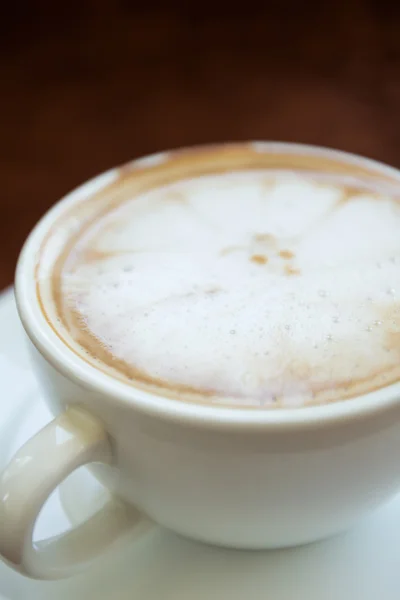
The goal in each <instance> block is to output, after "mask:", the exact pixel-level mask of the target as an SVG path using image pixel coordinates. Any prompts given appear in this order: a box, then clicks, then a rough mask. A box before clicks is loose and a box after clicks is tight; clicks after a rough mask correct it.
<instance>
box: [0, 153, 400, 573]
mask: <svg viewBox="0 0 400 600" xmlns="http://www.w3.org/2000/svg"><path fill="white" fill-rule="evenodd" d="M257 148H258V151H260V152H263V151H265V150H267V151H268V150H270V149H271V148H274V149H275V150H276V151H287V150H289V151H295V152H303V153H309V154H313V153H314V154H315V153H317V154H321V153H323V154H325V155H326V156H327V157H336V158H339V159H341V160H343V159H345V160H346V161H349V162H352V163H354V164H358V165H360V164H361V165H364V166H368V167H371V168H373V169H374V170H375V171H376V172H382V173H383V174H386V175H390V177H391V178H392V179H395V180H399V182H400V173H399V172H397V171H395V170H394V169H391V168H390V167H386V166H384V165H380V164H378V163H376V162H372V161H368V160H367V159H363V158H359V157H355V156H351V155H346V154H343V153H338V152H335V151H331V150H324V149H321V148H312V147H306V146H295V145H285V144H272V145H269V144H258V145H257ZM164 159H165V157H164V158H163V157H161V158H160V157H158V158H157V157H155V158H154V157H153V158H151V159H148V160H147V162H146V161H142V162H141V165H142V166H143V165H146V164H148V165H151V164H152V163H154V162H155V161H157V160H164ZM112 177H113V172H109V173H107V174H106V175H103V176H100V177H99V178H97V179H95V180H93V181H91V182H89V183H88V184H86V185H85V186H83V187H82V188H79V189H78V190H77V191H75V192H73V193H72V194H70V195H69V196H67V197H66V198H64V199H63V200H62V201H61V202H59V203H58V204H57V205H56V206H55V207H54V208H53V209H52V210H50V211H49V212H48V213H47V215H45V217H44V218H43V219H42V220H41V221H40V222H39V223H38V225H37V226H36V228H35V229H34V231H33V232H32V234H31V235H30V237H29V239H28V240H27V242H26V244H25V246H24V249H23V251H22V253H21V256H20V259H19V263H18V269H17V275H16V297H17V304H18V310H19V314H20V317H21V320H22V323H23V325H24V328H25V330H26V332H27V334H28V337H29V339H30V345H31V348H32V357H33V367H34V369H35V371H36V373H37V375H38V377H39V379H40V381H41V382H42V384H43V388H44V391H45V393H46V398H47V401H48V404H49V406H50V408H51V409H52V411H53V413H54V414H55V415H56V417H55V419H54V421H53V422H52V423H50V424H49V425H48V426H47V427H45V428H44V429H43V430H42V431H40V432H39V433H38V434H36V436H35V437H34V438H33V439H31V440H30V441H28V442H27V443H26V444H25V445H24V446H23V447H22V448H21V449H20V450H19V451H18V453H17V454H16V456H15V457H14V458H13V459H12V461H11V462H10V464H9V465H8V467H7V469H6V470H5V471H4V473H3V474H2V477H1V479H0V553H1V554H2V556H3V557H4V559H5V560H6V561H7V562H8V563H9V564H10V565H12V566H13V567H14V568H16V569H18V570H20V571H21V572H23V573H25V574H27V575H30V576H32V577H39V578H56V577H61V576H64V575H67V574H69V573H70V572H72V571H73V570H74V568H76V566H77V565H78V563H80V564H86V563H87V562H88V561H89V560H90V559H91V557H92V555H93V554H95V553H96V543H95V542H93V540H92V542H91V537H90V535H89V534H88V528H87V527H86V526H85V525H82V526H81V527H80V528H78V529H77V530H74V531H73V532H72V533H71V532H70V533H68V534H65V536H61V537H58V538H57V539H52V540H48V541H46V542H45V543H42V544H41V545H40V547H37V546H35V545H34V544H33V543H32V531H33V527H34V524H35V521H36V518H37V516H38V514H39V512H40V510H41V508H42V506H43V504H44V503H45V501H46V499H47V498H48V496H49V495H50V494H51V492H52V491H53V490H54V489H55V488H56V487H57V486H58V485H59V484H60V483H61V482H62V481H63V480H64V479H65V477H67V476H68V474H69V473H71V472H72V471H73V470H74V469H76V468H77V467H78V466H80V465H86V464H91V463H96V464H93V466H92V469H93V472H94V473H95V475H96V476H97V477H98V479H99V480H100V481H101V482H103V483H104V484H105V485H106V486H107V487H108V488H109V489H110V490H112V491H113V492H115V494H116V495H117V496H118V498H120V499H121V504H120V505H119V506H120V511H121V514H126V515H127V520H126V523H127V525H126V526H129V506H135V507H138V508H139V509H140V510H143V511H144V512H145V513H146V514H147V515H149V516H150V517H151V518H152V519H154V520H155V521H156V522H157V523H159V524H161V525H163V526H165V527H167V528H170V529H171V530H173V531H175V532H177V533H179V534H182V535H184V536H189V537H191V538H193V539H196V540H202V541H205V542H209V543H211V544H217V545H223V546H227V547H233V548H249V549H262V548H279V547H284V546H292V545H297V544H305V543H308V542H311V541H314V540H318V539H321V538H324V537H327V536H330V535H332V534H335V533H337V532H339V531H341V530H344V529H346V528H347V527H349V525H351V524H352V523H353V522H354V521H356V520H357V519H359V518H360V517H362V516H363V515H365V514H367V513H368V512H369V511H370V510H371V509H373V508H375V507H376V506H378V505H379V504H381V503H382V502H384V501H385V500H387V499H388V498H390V497H391V496H392V495H393V494H395V493H396V492H397V491H398V490H399V488H400V460H399V457H400V385H399V384H395V385H391V386H388V387H386V388H385V389H382V390H379V391H375V392H373V393H370V394H367V395H364V396H361V397H358V398H354V399H351V400H348V401H344V402H336V403H333V404H329V405H325V406H315V407H308V408H301V409H281V410H280V409H278V410H262V409H260V410H257V409H244V408H229V407H218V406H207V405H196V404H192V403H184V402H181V401H176V400H173V399H169V398H166V397H162V396H161V395H155V394H150V393H149V392H145V391H143V390H141V389H136V388H135V387H132V386H130V385H127V384H124V383H123V382H121V381H118V380H117V379H114V378H112V377H111V376H108V375H106V374H104V373H102V372H101V371H99V370H96V368H95V367H93V366H91V365H89V364H87V363H86V362H85V361H83V360H82V359H81V358H79V357H78V356H77V355H76V354H75V353H73V352H72V351H71V350H69V348H68V347H67V346H66V345H65V344H64V343H63V342H62V341H61V340H60V338H59V337H58V336H57V335H56V334H55V332H54V331H53V330H52V328H51V327H50V326H49V324H48V323H47V321H46V319H45V318H44V315H43V312H42V310H41V307H40V304H39V302H38V297H37V293H36V283H35V267H36V261H37V257H38V253H39V249H40V247H41V244H42V242H43V240H44V239H45V237H46V235H47V233H48V231H49V229H50V228H51V227H52V226H53V225H54V223H55V221H56V220H57V219H59V218H60V216H62V215H63V213H64V211H65V210H67V209H69V208H70V207H71V206H72V205H73V204H74V203H79V202H81V201H82V200H84V198H86V197H87V196H88V195H90V194H91V192H92V191H93V189H94V188H96V189H99V188H100V187H101V186H103V185H105V184H106V183H107V182H108V181H110V178H112ZM102 514H104V512H103V513H102ZM119 516H121V515H119ZM104 519H106V517H104ZM110 519H111V520H110V521H108V522H106V521H105V520H104V527H106V528H107V529H106V531H107V539H108V540H109V541H110V542H111V541H112V540H115V539H116V538H117V537H118V536H119V535H120V534H121V531H122V530H123V529H124V527H123V526H121V523H123V520H122V521H121V519H120V518H119V517H118V518H116V517H115V511H114V512H113V511H110ZM112 519H114V521H113V520H112ZM89 529H90V528H89ZM71 537H72V541H73V544H72V546H71V545H70V541H71ZM93 539H95V538H93ZM71 548H74V550H73V551H72V550H71Z"/></svg>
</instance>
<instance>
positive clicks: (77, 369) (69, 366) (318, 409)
mask: <svg viewBox="0 0 400 600" xmlns="http://www.w3.org/2000/svg"><path fill="white" fill-rule="evenodd" d="M233 145H234V146H244V147H245V146H249V145H251V147H252V148H253V149H256V150H257V151H259V152H265V151H274V150H276V151H292V152H303V153H309V154H315V153H318V155H321V154H322V155H325V156H327V157H331V158H336V159H342V160H344V161H346V162H348V163H352V164H360V163H361V164H362V165H364V166H367V167H368V166H370V167H371V168H375V169H378V170H379V171H381V172H382V173H386V174H388V175H391V176H392V177H394V178H395V179H398V180H399V183H400V171H399V170H397V169H395V168H394V167H390V166H389V165H386V164H384V163H381V162H379V161H376V160H373V159H370V158H366V157H362V156H358V155H356V154H353V153H348V152H344V151H341V150H335V149H331V148H327V147H321V146H317V145H308V144H298V143H291V142H274V141H271V142H264V141H248V142H229V143H225V144H209V145H200V146H194V147H190V149H191V150H193V149H194V150H196V149H199V150H201V149H203V150H205V149H207V148H210V149H211V148H214V149H215V148H217V147H226V146H233ZM186 149H187V148H183V149H179V152H182V151H185V150H186ZM170 153H174V150H172V151H168V152H161V153H156V154H151V155H148V156H145V157H142V158H138V159H135V160H133V161H130V162H128V163H126V164H125V165H124V167H126V166H127V165H128V166H129V167H130V168H131V167H137V166H138V167H141V168H142V167H146V166H151V165H152V164H156V163H157V162H160V161H163V160H165V159H166V158H167V157H168V155H169V154H170ZM119 169H120V167H116V168H112V169H110V170H108V171H105V172H103V173H102V174H100V175H97V176H95V177H94V178H91V179H89V180H88V181H87V182H85V183H83V184H82V185H80V186H78V187H77V188H75V189H74V190H72V191H71V192H69V193H68V194H66V195H65V196H64V197H62V198H61V199H60V200H59V201H58V202H56V204H55V205H54V206H53V207H52V208H50V209H49V210H48V211H47V212H46V213H45V215H44V216H43V217H42V218H41V219H40V220H39V221H38V223H37V224H36V225H35V226H34V228H33V230H32V231H31V233H30V235H29V236H28V238H27V240H26V241H25V244H24V246H23V248H22V250H21V253H20V256H19V259H18V263H17V269H16V277H15V292H16V294H15V295H16V302H17V308H18V312H19V316H20V319H21V321H22V324H23V326H24V328H25V331H26V333H27V335H28V337H29V338H30V339H31V341H32V342H33V344H34V346H36V348H37V349H38V350H39V352H40V353H41V354H42V355H43V356H44V357H45V358H46V359H47V361H48V362H49V363H50V364H51V365H52V366H53V367H54V368H55V369H56V370H57V371H59V372H60V373H61V374H62V375H64V376H65V377H67V378H68V379H70V380H73V381H75V382H77V383H78V384H79V385H81V386H82V387H84V388H86V389H88V390H90V391H92V392H97V393H100V394H102V395H107V396H110V397H112V401H113V402H119V403H122V404H125V405H128V406H132V408H134V409H135V410H138V411H140V412H141V413H143V414H146V415H148V416H152V417H158V418H161V419H163V420H169V421H174V422H177V423H181V424H185V425H191V426H201V427H204V426H206V427H208V428H213V429H215V428H217V429H235V430H240V431H248V430H268V429H271V428H272V429H274V430H276V429H285V430H286V429H290V430H292V429H298V428H304V427H308V428H309V427H318V428H320V427H322V426H327V425H332V424H333V423H339V422H344V421H349V420H359V419H360V418H362V417H368V416H369V417H371V416H374V415H375V414H377V413H381V412H382V411H385V410H389V409H393V408H394V407H396V406H400V381H398V382H395V383H393V384H390V385H388V386H386V387H383V388H380V389H378V390H375V391H372V392H369V393H366V394H361V395H360V396H357V397H354V398H349V399H347V400H339V401H335V402H332V403H327V404H322V405H309V406H305V407H298V408H267V409H266V408H254V407H244V406H237V407H233V406H229V405H220V404H218V405H215V404H213V405H212V404H200V403H195V402H190V401H187V402H186V401H183V400H180V399H173V398H168V397H165V396H163V395H162V390H160V392H159V393H158V392H153V391H148V390H144V389H142V388H139V387H135V385H134V384H128V383H124V382H123V381H120V380H118V379H116V378H114V377H113V376H112V375H109V374H107V373H104V372H102V371H100V370H99V369H97V368H96V367H95V366H94V365H90V364H88V363H86V362H85V361H84V360H83V359H82V358H81V357H79V356H78V355H77V354H75V353H74V352H73V351H72V350H71V349H69V348H68V346H67V345H66V344H65V343H64V342H63V341H62V339H61V338H60V337H59V336H57V334H56V333H55V332H54V331H53V330H52V328H51V326H50V325H49V323H48V322H47V320H46V319H45V316H44V314H43V312H42V310H41V308H40V305H39V301H38V298H37V294H36V282H35V277H34V271H35V266H36V263H37V256H38V252H39V249H40V247H41V244H42V242H43V240H44V239H45V236H46V234H47V233H48V231H49V230H50V228H51V226H52V224H53V223H54V222H55V221H56V220H57V219H58V218H59V217H60V215H62V214H63V212H64V211H65V210H67V209H68V208H69V207H70V206H71V205H72V204H74V203H79V202H81V201H83V200H84V199H85V198H87V197H88V196H90V195H91V194H92V193H93V192H94V191H95V190H96V191H97V190H99V189H101V188H102V187H104V186H105V185H107V184H108V183H110V182H111V181H112V180H113V179H115V178H116V177H117V175H118V172H119Z"/></svg>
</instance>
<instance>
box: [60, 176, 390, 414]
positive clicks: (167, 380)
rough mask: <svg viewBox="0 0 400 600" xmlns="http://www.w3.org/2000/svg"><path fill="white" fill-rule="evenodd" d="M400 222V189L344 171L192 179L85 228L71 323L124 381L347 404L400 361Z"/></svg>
mask: <svg viewBox="0 0 400 600" xmlns="http://www.w3.org/2000/svg"><path fill="white" fill-rule="evenodd" d="M399 232H400V204H399V203H398V201H397V200H396V199H395V198H391V197H390V196H385V195H384V194H377V191H376V189H368V188H367V187H366V186H365V185H361V184H360V185H358V186H354V185H353V188H352V192H351V193H349V192H348V189H347V188H345V186H344V185H343V184H342V182H341V181H340V180H339V179H336V180H335V179H334V178H332V176H331V177H327V178H326V179H324V178H323V177H322V178H321V175H320V174H319V176H312V175H311V174H307V173H298V174H296V173H289V172H283V171H281V172H269V171H268V170H257V171H237V172H231V173H225V174H220V175H206V176H201V177H198V178H196V179H186V180H185V179H184V180H181V181H179V182H177V183H173V184H169V185H165V186H163V187H159V188H157V189H153V190H152V191H150V192H146V193H143V194H141V195H139V196H137V197H135V198H132V200H130V201H127V202H125V203H124V204H123V205H122V206H119V207H116V208H115V209H112V210H111V211H110V212H109V213H107V214H106V215H105V216H103V217H102V218H100V219H99V220H98V221H96V222H95V223H94V224H93V226H92V227H90V228H89V230H88V231H86V232H85V234H84V235H82V237H81V238H80V239H79V241H78V243H77V244H76V246H75V248H74V250H73V252H72V253H71V254H70V255H69V257H68V260H67V261H66V263H65V265H64V268H63V271H62V297H63V300H64V306H63V312H64V318H65V320H66V322H67V324H68V327H69V329H70V331H71V333H72V335H73V336H75V338H76V339H79V340H80V341H81V342H82V339H85V335H86V336H87V339H89V338H90V339H91V340H92V342H93V340H94V346H93V343H91V345H90V348H89V349H90V352H92V353H94V354H95V355H97V351H96V344H97V348H98V349H102V350H104V351H106V356H108V359H107V360H106V362H108V363H109V366H110V367H113V366H114V367H115V368H117V369H118V370H120V371H121V372H123V373H124V376H127V377H134V378H135V377H136V376H137V374H138V373H140V374H142V375H143V376H145V377H146V378H148V379H149V380H155V381H158V382H162V383H164V384H165V385H166V386H170V387H171V386H172V387H175V386H176V388H177V389H181V390H184V389H185V388H186V387H187V388H188V389H191V390H198V391H199V392H200V393H203V394H211V396H218V397H221V398H229V400H227V401H229V402H230V403H232V402H233V403H237V404H240V405H254V406H259V405H265V406H276V405H281V406H299V405H304V404H307V403H311V402H318V401H331V400H337V399H340V398H342V397H346V396H348V395H349V394H350V395H351V390H352V389H353V387H354V389H355V390H357V389H358V388H357V385H361V386H362V385H363V384H364V383H365V382H366V381H371V382H372V381H373V383H371V384H368V385H370V386H375V387H376V386H378V387H379V386H382V385H385V384H386V383H387V381H388V380H389V379H390V377H391V375H390V374H391V373H392V371H393V370H394V369H396V368H397V365H398V364H399V357H400V304H399V298H400V235H399ZM82 336H83V337H82ZM93 347H94V348H95V349H94V350H93ZM360 389H361V388H360ZM367 391H368V390H367ZM215 401H221V402H223V400H215Z"/></svg>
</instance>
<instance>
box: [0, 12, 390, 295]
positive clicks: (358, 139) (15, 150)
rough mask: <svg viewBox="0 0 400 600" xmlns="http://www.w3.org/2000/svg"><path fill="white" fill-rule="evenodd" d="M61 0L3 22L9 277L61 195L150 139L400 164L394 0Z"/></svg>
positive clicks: (147, 145) (1, 149)
mask: <svg viewBox="0 0 400 600" xmlns="http://www.w3.org/2000/svg"><path fill="white" fill-rule="evenodd" d="M54 4H56V6H55V7H54V6H53V3H51V2H48V1H37V2H18V3H15V5H14V4H13V5H12V6H10V12H9V13H8V14H7V15H6V16H4V15H3V17H2V20H1V24H0V80H1V94H0V108H1V145H0V178H1V181H2V190H3V191H2V196H1V218H0V236H1V244H2V245H1V250H2V251H1V253H0V286H1V287H2V286H5V285H7V284H9V283H11V281H12V278H13V272H14V267H15V261H16V258H17V254H18V251H19V249H20V247H21V244H22V242H23V240H24V238H25V237H26V235H27V234H28V232H29V230H30V229H31V227H32V226H33V225H34V223H35V222H36V221H37V220H38V218H39V217H40V216H41V215H42V214H43V213H44V212H45V210H46V209H47V208H48V207H49V206H50V205H51V204H53V203H54V202H55V201H56V200H57V199H59V198H60V197H61V196H62V195H63V194H65V193H66V192H67V191H69V190H70V189H71V188H73V187H74V186H76V185H78V184H79V183H81V182H82V181H84V180H85V179H87V178H89V177H91V176H93V175H94V174H96V173H98V172H100V171H102V170H104V169H106V168H108V167H110V166H112V165H115V164H118V163H121V162H124V161H127V160H129V159H131V158H133V157H136V156H139V155H141V154H145V153H149V152H154V151H158V150H161V149H165V148H169V147H176V146H181V145H186V144H198V143H202V142H210V141H223V140H245V139H251V138H252V139H276V140H295V141H302V142H308V143H314V144H324V145H329V146H335V147H337V148H341V149H345V150H350V151H353V152H357V153H361V154H365V155H368V156H371V157H374V158H378V159H381V160H384V161H387V162H389V163H392V164H394V165H397V166H400V127H399V126H400V116H399V114H400V112H399V110H400V11H399V8H397V7H398V4H396V3H394V2H393V3H389V2H387V3H385V2H378V1H376V2H374V1H361V0H348V1H347V2H346V1H342V2H341V1H337V2H335V3H332V7H331V8H330V7H329V6H327V5H326V3H324V2H309V3H308V2H295V1H293V2H290V1H289V2H285V3H283V2H268V3H265V4H266V5H267V6H268V8H260V5H258V4H254V3H252V2H250V3H242V6H241V7H240V8H239V9H233V6H235V5H234V4H233V3H231V4H228V3H224V4H219V3H218V2H211V1H208V2H204V1H203V2H202V3H193V4H191V3H184V2H174V1H170V2H152V3H150V4H151V6H152V7H151V9H150V8H148V9H145V8H142V9H140V8H137V7H136V3H135V2H128V1H125V2H123V1H119V2H118V1H115V2H114V1H112V0H99V1H98V2H95V1H94V0H92V1H89V0H88V1H81V2H78V1H72V2H68V3H54ZM328 4H329V3H328ZM187 5H190V7H191V8H188V6H187ZM132 7H136V8H132Z"/></svg>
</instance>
